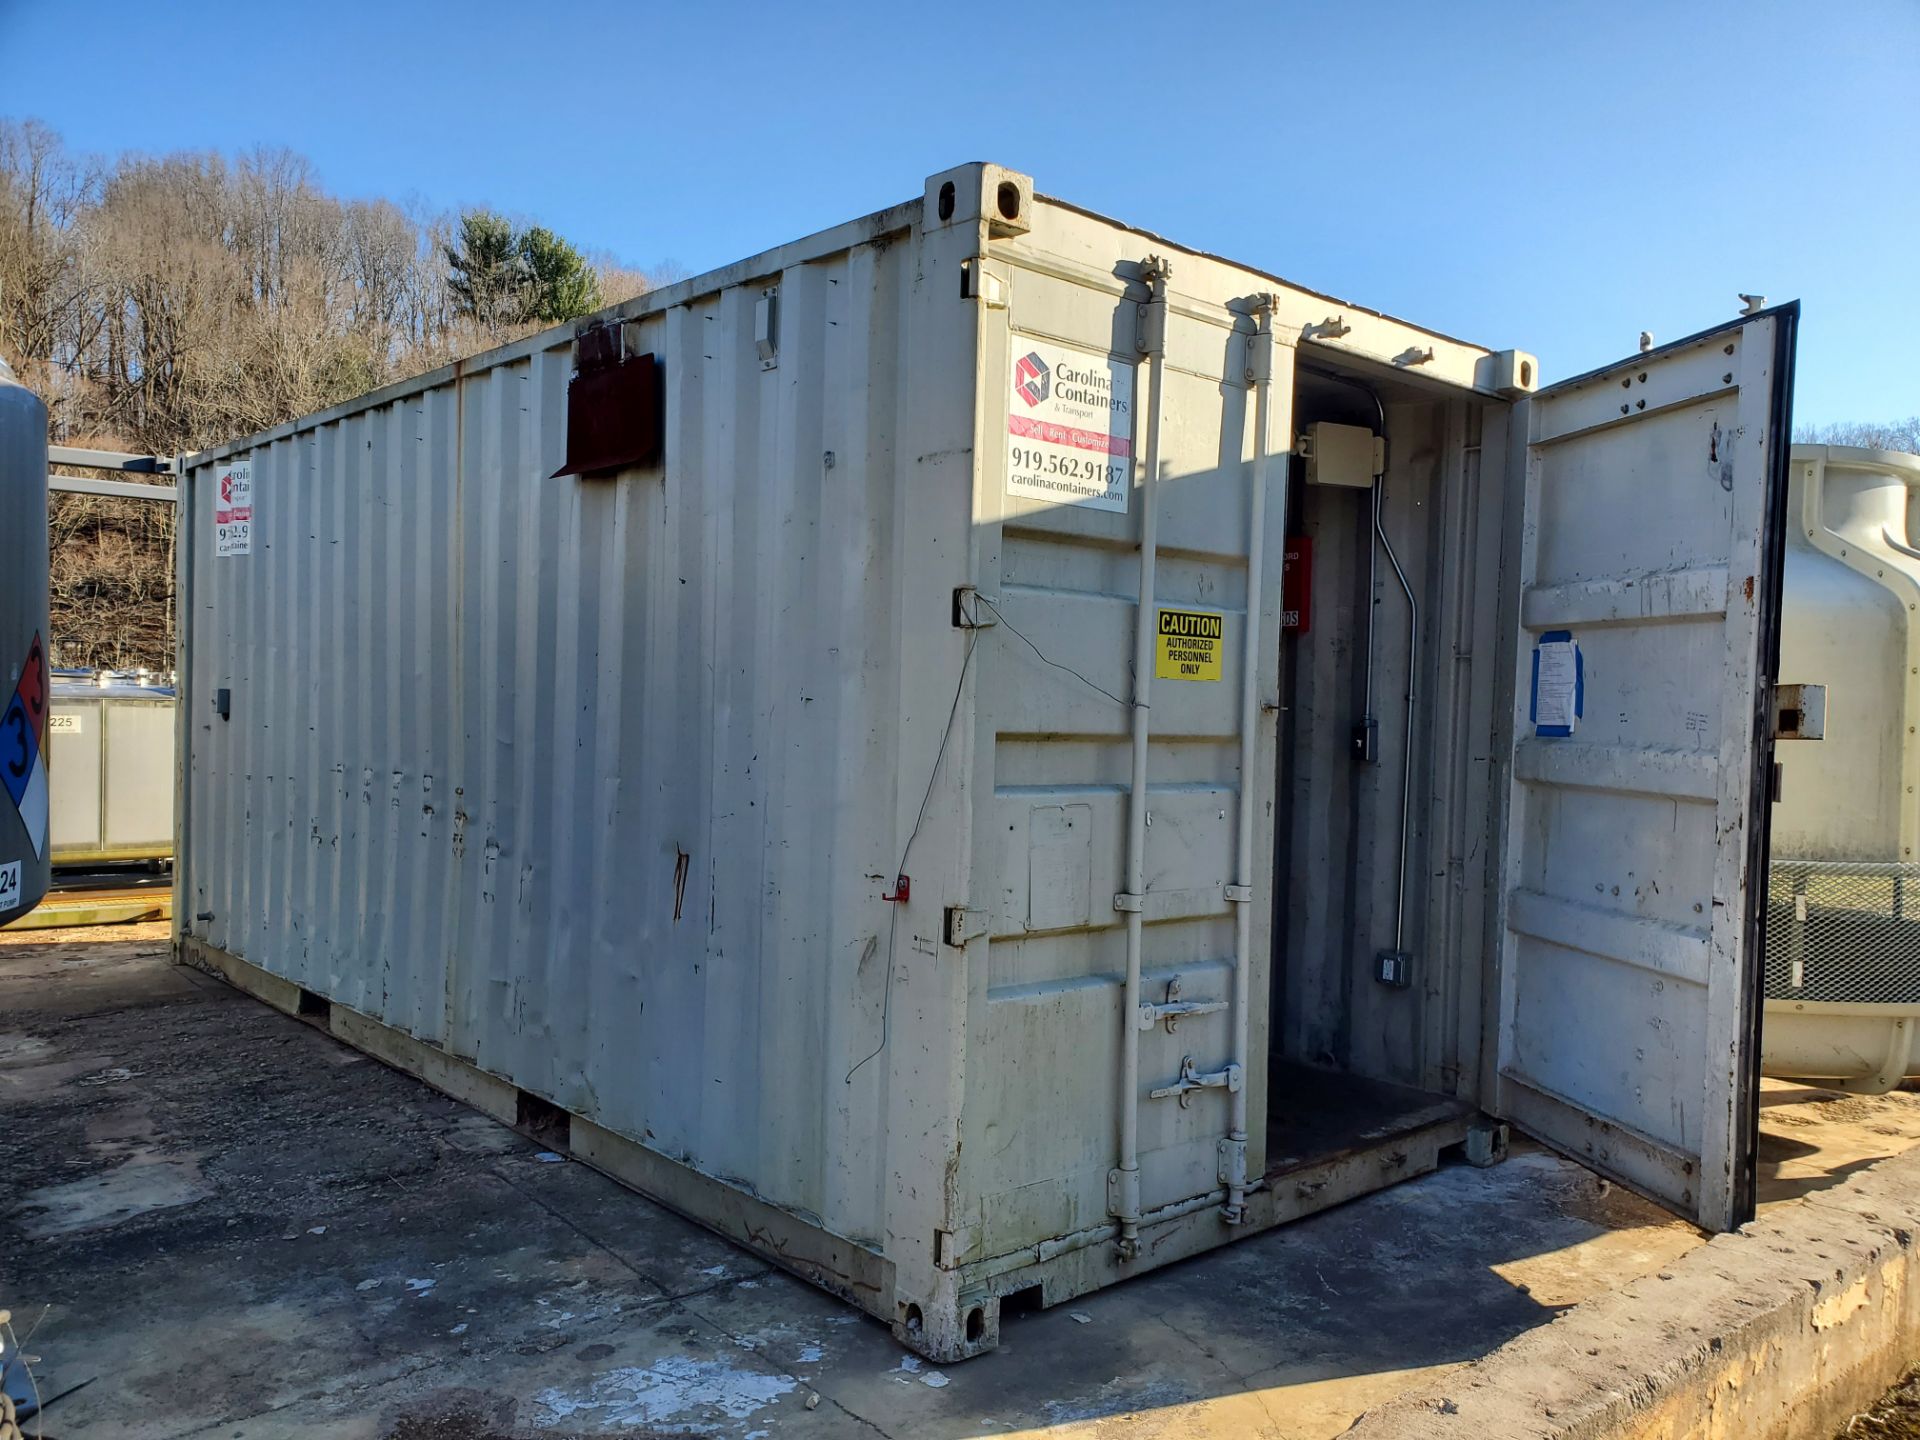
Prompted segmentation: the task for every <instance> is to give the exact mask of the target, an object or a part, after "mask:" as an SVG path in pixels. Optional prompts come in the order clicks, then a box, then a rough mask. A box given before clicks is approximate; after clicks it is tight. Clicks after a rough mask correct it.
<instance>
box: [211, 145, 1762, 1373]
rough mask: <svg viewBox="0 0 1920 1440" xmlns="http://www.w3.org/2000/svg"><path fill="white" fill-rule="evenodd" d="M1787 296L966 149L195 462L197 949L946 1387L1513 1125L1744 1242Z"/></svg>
mask: <svg viewBox="0 0 1920 1440" xmlns="http://www.w3.org/2000/svg"><path fill="white" fill-rule="evenodd" d="M1796 318H1797V310H1796V309H1795V308H1794V307H1792V306H1786V307H1778V308H1774V309H1770V310H1768V309H1759V308H1755V309H1754V310H1753V313H1750V314H1746V315H1743V316H1741V317H1740V318H1738V319H1736V320H1733V321H1732V322H1730V323H1728V324H1726V325H1724V326H1721V327H1719V328H1716V329H1714V330H1712V331H1709V332H1706V333H1704V334H1700V335H1696V336H1693V337H1691V338H1689V339H1687V340H1683V341H1679V342H1676V343H1674V344H1672V345H1668V346H1664V347H1661V348H1659V349H1657V350H1651V351H1649V352H1647V353H1643V354H1639V355H1635V356H1633V357H1632V358H1631V359H1629V360H1628V361H1626V362H1623V363H1622V364H1620V365H1618V366H1614V367H1611V368H1608V369H1605V370H1602V371H1597V372H1594V373H1592V374H1588V375H1583V376H1581V377H1579V378H1577V379H1574V380H1570V381H1567V382H1565V383H1563V384H1561V385H1558V386H1555V387H1553V388H1552V389H1551V390H1541V391H1538V393H1535V392H1536V390H1537V374H1536V364H1535V361H1534V359H1533V357H1532V356H1530V355H1528V354H1526V353H1524V352H1521V351H1515V350H1505V351H1493V350H1488V349H1484V348H1481V347H1479V346H1476V345H1471V344H1468V343H1465V342H1463V341H1459V340H1455V339H1451V338H1449V337H1447V336H1445V335H1441V334H1438V333H1436V332H1434V331H1432V330H1428V329H1424V328H1421V327H1419V326H1416V325H1411V324H1407V323H1404V322H1402V321H1399V320H1394V319H1391V318H1389V317H1386V316H1384V315H1381V314H1379V313H1377V312H1375V311H1373V310H1370V309H1366V308H1364V307H1361V306H1357V305H1353V304H1350V303H1346V302H1343V301H1338V300H1334V299H1331V298H1329V297H1326V296H1324V295H1320V294H1317V293H1315V292H1313V291H1309V290H1305V289H1302V288H1300V287H1297V286H1293V285H1289V284H1287V283H1285V282H1283V281H1280V280H1278V279H1276V278H1274V277H1273V276H1271V275H1269V274H1266V273H1264V272H1262V271H1259V270H1256V269H1252V268H1249V267H1247V266H1244V265H1238V264H1233V263H1230V262H1228V261H1225V260H1222V259H1219V258H1216V257H1214V256H1210V255H1206V254H1201V253H1198V252H1195V251H1193V250H1189V249H1184V248H1182V247H1180V246H1178V245H1175V244H1173V243H1171V242H1169V241H1166V240H1164V239H1161V238H1159V237H1157V236H1154V235H1150V234H1146V233H1144V232H1142V231H1140V230H1137V229H1134V228H1131V227H1129V226H1127V225H1123V224H1120V223H1117V222H1115V221H1112V220H1108V219H1104V218H1101V217H1099V216H1096V215H1093V214H1090V213H1088V212H1086V211H1084V210H1081V209H1078V208H1076V207H1074V206H1072V205H1069V204H1066V203H1064V202H1061V201H1056V200H1051V199H1047V198H1044V197H1041V196H1037V195H1036V194H1035V193H1034V191H1033V186H1032V182H1031V180H1030V179H1029V178H1028V177H1027V176H1025V175H1022V174H1019V173H1017V172H1014V171H1011V170H1006V169H1002V168H1000V167H997V166H993V165H978V164H976V165H967V166H962V167H960V168H958V169H954V170H950V171H946V172H944V173H941V174H938V175H935V176H933V177H932V178H931V179H929V180H928V181H927V183H926V186H925V189H924V192H923V194H922V195H921V196H920V197H918V198H916V199H914V200H912V201H910V202H909V203H906V204H903V205H899V206H896V207H894V208H892V209H889V210H884V211H881V212H880V213H878V214H874V215H869V216H867V217H865V218H864V219H860V220H856V221H853V222H852V223H849V224H846V225H842V226H840V227H838V228H836V229H833V230H829V231H826V232H824V233H822V234H819V235H816V236H814V237H812V238H810V239H806V240H802V241H799V242H797V243H795V244H791V245H788V246H785V247H783V248H780V249H777V250H772V251H769V252H767V253H765V254H762V255H759V256H756V257H755V258H753V259H750V260H746V261H743V262H741V263H740V264H737V265H734V266H731V267H729V268H727V269H724V270H720V271H716V272H714V273H712V274H709V275H704V276H700V277H697V278H695V279H691V280H687V281H683V282H681V283H679V284H676V285H673V286H670V287H667V288H665V289H662V290H658V291H654V292H651V293H649V294H646V295H643V296H641V297H640V298H638V299H636V300H633V301H630V302H627V303H626V304H623V305H621V306H618V307H616V308H614V309H612V310H610V311H607V312H605V313H603V314H601V315H598V316H594V317H592V318H590V319H588V320H585V321H582V322H580V323H578V324H577V325H572V326H568V327H565V328H562V329H559V330H554V331H549V332H547V333H545V334H542V335H537V336H534V337H532V338H531V339H528V340H525V341H521V342H519V343H517V344H513V345H509V346H506V347H504V348H502V349H499V350H496V351H494V352H492V353H490V354H487V355H483V356H480V357H478V358H477V359H474V360H470V361H466V362H463V363H461V364H458V365H455V366H452V367H450V368H446V369H442V370H439V371H436V372H434V373H432V374H429V375H425V376H422V377H420V378H419V379H417V380H411V381H407V382H405V383H402V384H398V385H394V386H391V387H389V388H388V389H385V390H382V391H379V392H377V393H375V394H372V395H369V396H367V397H365V398H364V399H361V400H357V401H354V402H351V403H349V404H346V405H341V406H338V407H336V408H334V409H331V410H328V411H325V412H323V413H320V414H317V415H314V416H311V417H309V418H307V419H303V420H300V421H297V422H295V423H293V424H289V425H284V426H281V427H279V428H277V429H274V430H271V431H268V432H266V433H264V434H262V435H258V436H255V437H252V438H251V439H247V440H243V441H240V442H238V443H236V444H233V445H229V446H225V447H222V448H220V449H218V450H214V451H211V452H208V453H206V454H203V455H200V456H197V457H193V458H192V459H191V460H190V461H189V462H188V463H187V465H186V467H185V476H184V479H183V482H182V484H183V489H182V495H181V499H182V505H183V511H182V515H183V520H182V541H181V551H182V560H181V569H182V575H181V596H182V601H181V603H182V607H183V625H182V646H181V683H182V700H181V703H182V706H183V714H184V715H185V716H186V717H187V723H185V724H183V725H182V726H181V736H182V774H183V785H184V789H183V794H182V799H181V846H180V854H179V857H178V861H177V876H176V883H177V885H178V887H179V888H178V894H177V897H176V905H175V913H176V915H177V917H178V922H177V923H178V926H179V937H178V938H179V946H180V949H181V952H182V955H183V958H185V959H187V960H188V961H190V962H193V963H197V964H200V965H203V966H206V967H209V968H212V969H215V970H217V971H219V972H220V973H223V974H225V975H227V976H229V977H230V978H232V979H233V980H234V981H235V982H236V983H238V984H240V985H242V986H244V987H246V988H248V989H250V990H252V991H253V992H254V993H256V994H258V995H261V996H263V997H264V998H266V999H268V1000H269V1001H271V1002H273V1003H275V1004H278V1005H280V1006H282V1007H284V1008H286V1009H288V1010H290V1011H294V1012H296V1013H300V1014H304V1015H309V1016H312V1017H314V1018H316V1019H324V1021H325V1023H326V1024H327V1025H328V1026H329V1027H330V1028H331V1029H332V1031H333V1033H335V1034H337V1035H339V1036H341V1037H342V1038H344V1039H346V1040H347V1041H349V1042H351V1043H353V1044H355V1045H358V1046H361V1047H363V1048H364V1049H366V1050H368V1051H369V1052H370V1053H372V1054H375V1055H378V1056H380V1057H382V1058H384V1059H386V1060H389V1061H390V1062H392V1063H395V1064H398V1065H401V1066H403V1067H405V1068H407V1069H409V1070H412V1071H414V1072H415V1073H417V1074H419V1075H421V1076H422V1077H423V1078H425V1079H427V1080H428V1081H430V1082H431V1083H433V1084H436V1085H439V1086H442V1087H443V1088H445V1089H447V1090H449V1091H450V1092H451V1093H454V1094H456V1095H460V1096H462V1097H464V1098H466V1099H468V1100H469V1101H471V1102H472V1103H474V1104H477V1105H479V1106H481V1107H482V1108H484V1109H486V1110H488V1111H489V1112H491V1113H493V1114H495V1115H498V1116H500V1117H502V1118H503V1119H506V1120H508V1121H510V1122H514V1123H519V1124H522V1125H524V1126H526V1127H528V1128H530V1129H532V1130H534V1131H535V1132H536V1133H540V1134H543V1135H546V1136H549V1137H551V1139H552V1143H555V1144H557V1145H561V1146H564V1147H565V1148H566V1149H567V1151H568V1153H570V1154H572V1155H573V1156H575V1157H577V1158H579V1159H581V1160H583V1161H585V1162H587V1163H589V1164H592V1165H595V1166H598V1167H600V1168H602V1169H604V1170H606V1171H608V1172H609V1173H611V1174H613V1175H615V1176H617V1177H620V1178H621V1179H623V1180H625V1181H627V1182H629V1183H630V1184H632V1185H634V1186H636V1187H637V1188H639V1189H641V1190H643V1191H645V1192H647V1193H649V1194H652V1195H655V1196H657V1197H659V1198H660V1199H662V1200H664V1201H665V1202H666V1203H668V1204H670V1205H672V1206H674V1207H676V1208H678V1209H679V1210H681V1211H684V1212H685V1213H687V1214H689V1215H692V1216H694V1217H696V1218H698V1219H700V1220H702V1221H704V1222H705V1223H707V1224H709V1225H711V1226H713V1227H714V1228H715V1229H717V1230H719V1231H721V1232H723V1233H725V1234H728V1235H731V1236H733V1237H734V1238H736V1239H738V1240H740V1241H741V1242H742V1243H743V1244H746V1245H750V1246H752V1247H754V1248H755V1249H757V1250H759V1251H761V1252H762V1253H764V1254H766V1255H768V1256H769V1257H770V1258H772V1259H774V1260H775V1261H777V1262H778V1263H780V1264H782V1265H784V1266H786V1267H787V1268H789V1269H790V1270H793V1271H795V1272H796V1273H798V1274H801V1275H803V1276H806V1277H808V1278H810V1279H812V1280H814V1281H816V1282H817V1283H819V1284H821V1285H823V1286H825V1287H826V1288H828V1289H830V1290H832V1291H834V1292H836V1293H838V1294H840V1295H843V1296H845V1297H846V1298H848V1299H850V1300H852V1301H853V1302H854V1303H856V1304H858V1305H860V1306H861V1307H863V1308H864V1309H866V1310H868V1311H869V1312H871V1313H872V1314H874V1315H876V1316H878V1317H880V1318H882V1319H883V1320H885V1321H887V1322H888V1323H890V1324H891V1325H892V1326H893V1327H894V1330H895V1333H896V1334H898V1335H899V1336H900V1338H901V1339H902V1341H903V1342H904V1343H906V1344H908V1345H910V1346H912V1347H914V1348H916V1349H918V1350H920V1351H921V1352H923V1353H925V1354H927V1355H930V1356H934V1357H937V1358H939V1359H942V1360H951V1359H955V1358H959V1357H963V1356H966V1355H971V1354H974V1353H977V1352H979V1351H981V1350H984V1349H987V1348H989V1347H991V1346H992V1345H994V1344H995V1343H996V1342H997V1339H998V1335H999V1325H1000V1314H1001V1307H1002V1305H1003V1303H1010V1304H1013V1305H1015V1306H1019V1305H1026V1304H1036V1303H1037V1304H1054V1303H1057V1302H1059V1301H1061V1300H1064V1299H1067V1298H1069V1297H1071V1296H1073V1295H1076V1294H1080V1293H1083V1292H1085V1291H1087V1290H1090V1289H1093V1288H1095V1287H1098V1286H1101V1285H1106V1284H1109V1283H1111V1282H1114V1281H1117V1280H1120V1279H1123V1278H1126V1277H1128V1276H1131V1275H1136V1274H1139V1273H1141V1272H1143V1271H1146V1270H1150V1269H1152V1268H1154V1267H1156V1266H1160V1265H1164V1264H1167V1263H1169V1262H1170V1261H1173V1260H1176V1259H1179V1258H1181V1257H1182V1256H1186V1255H1191V1254H1194V1253H1196V1252H1198V1251H1201V1250H1204V1249H1206V1248H1208V1247H1211V1246H1215V1245H1219V1244H1221V1243H1223V1242H1226V1241H1230V1240H1233V1239H1236V1238H1239V1237H1242V1236H1245V1235H1249V1234H1252V1233H1255V1232H1257V1231H1259V1230H1261V1229H1264V1228H1266V1227H1268V1226H1272V1225H1275V1224H1277V1223H1280V1222H1282V1221H1285V1220H1289V1219H1292V1218H1295V1217H1298V1216H1301V1215H1305V1214H1308V1213H1311V1212H1313V1211H1316V1210H1319V1209H1322V1208H1325V1207H1326V1206H1329V1205H1333V1204H1336V1203H1339V1202H1340V1201H1342V1200H1345V1199H1348V1198H1351V1197H1353V1196H1356V1195H1360V1194H1363V1193H1366V1192H1368V1191H1370V1190H1373V1189H1377V1188H1379V1187H1381V1186H1383V1185H1386V1184H1389V1183H1392V1182H1394V1181H1397V1180H1400V1179H1404V1178H1407V1177H1409V1176H1413V1175H1417V1174H1420V1173H1422V1172H1424V1171H1426V1170H1429V1169H1431V1168H1432V1167H1433V1166H1434V1165H1435V1164H1436V1163H1438V1157H1439V1155H1440V1152H1441V1151H1442V1150H1444V1149H1447V1148H1448V1147H1454V1146H1466V1147H1467V1148H1468V1150H1469V1152H1470V1153H1472V1154H1474V1155H1476V1156H1478V1157H1479V1158H1488V1157H1490V1156H1491V1154H1492V1153H1494V1152H1495V1151H1496V1150H1497V1137H1498V1135H1499V1134H1500V1133H1501V1132H1500V1131H1499V1129H1498V1125H1497V1123H1496V1122H1499V1121H1511V1122H1513V1123H1515V1124H1518V1125H1520V1126H1522V1127H1524V1128H1525V1129H1527V1130H1528V1131H1530V1132H1532V1133H1533V1134H1535V1135H1538V1136H1539V1137H1541V1138H1542V1139H1543V1140H1545V1141H1547V1142H1548V1143H1549V1144H1552V1145H1556V1146H1558V1147H1560V1148H1562V1149H1564V1150H1566V1151H1568V1152H1569V1153H1571V1154H1574V1155H1576V1156H1578V1157H1579V1158H1580V1159H1582V1160H1583V1161H1585V1162H1587V1163H1589V1164H1591V1165H1593V1166H1595V1167H1596V1168H1598V1169H1600V1170H1602V1171H1604V1172H1605V1173H1607V1174H1610V1175H1613V1176H1615V1177H1617V1178H1619V1179H1621V1180H1623V1181H1625V1182H1627V1183H1629V1184H1631V1185H1633V1186H1635V1187H1636V1188H1638V1189H1641V1190H1643V1191H1645V1192H1646V1193H1648V1194H1650V1195H1653V1196H1655V1197H1657V1198H1659V1199H1661V1200H1662V1201H1663V1202H1664V1203H1666V1204H1668V1205H1670V1206H1672V1207H1673V1208H1674V1209H1676V1210H1677V1211H1679V1212H1680V1213H1682V1214H1685V1215H1686V1216H1688V1217H1690V1218H1693V1219H1696V1220H1698V1221H1699V1222H1700V1223H1702V1224H1704V1225H1707V1226H1709V1227H1712V1228H1716V1229H1718V1228H1725V1227H1728V1226H1730V1225H1733V1224H1735V1223H1737V1222H1739V1221H1740V1220H1741V1219H1742V1218H1744V1217H1745V1216H1746V1215H1748V1214H1750V1213H1751V1209H1752V1203H1753V1196H1752V1185H1753V1143H1754V1126H1755V1119H1756V1109H1755V1103H1756V1101H1755V1087H1756V1085H1757V1068H1756V1067H1757V1063H1758V1048H1757V1027H1758V1015H1759V968H1758V965H1759V962H1758V937H1757V925H1758V918H1759V898H1760V891H1761V890H1762V888H1763V884H1764V874H1765V866H1764V857H1765V830H1766V819H1767V810H1766V807H1765V805H1764V804H1763V803H1762V799H1761V797H1762V795H1763V794H1764V785H1765V781H1766V779H1767V777H1768V774H1769V768H1770V755H1771V748H1772V718H1773V717H1772V711H1771V699H1772V688H1771V680H1772V674H1773V668H1774V661H1775V647H1776V639H1777V636H1776V628H1777V627H1776V618H1777V614H1776V602H1777V597H1778V594H1779V569H1780V563H1781V560H1780V537H1781V528H1780V527H1781V518H1782V514H1783V498H1784V485H1785V474H1786V472H1785V466H1786V458H1787V452H1786V448H1785V446H1784V444H1783V442H1782V433H1781V423H1782V421H1783V419H1784V417H1785V416H1786V414H1787V413H1788V399H1789V392H1790V381H1791V368H1792V367H1791V362H1792V355H1793V336H1794V329H1795V324H1796ZM1288 556H1291V557H1292V563H1291V566H1290V567H1289V566H1288V565H1287V564H1286V563H1285V562H1286V558H1287V557H1288ZM1143 601H1144V603H1142V602H1143Z"/></svg>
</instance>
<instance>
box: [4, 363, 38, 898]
mask: <svg viewBox="0 0 1920 1440" xmlns="http://www.w3.org/2000/svg"><path fill="white" fill-rule="evenodd" d="M50 673H51V671H50V667H49V664H48V659H47V407H46V406H45V405H43V404H42V403H41V401H40V397H39V396H37V395H35V394H34V393H33V392H32V391H31V390H29V389H27V387H26V386H24V385H22V384H20V383H19V382H18V381H17V380H15V379H14V375H13V371H12V370H11V369H9V368H8V366H7V363H6V362H5V361H4V360H0V926H4V925H6V924H8V923H10V922H11V921H14V920H18V919H19V918H20V917H21V916H22V915H25V914H26V913H27V912H28V911H29V910H31V909H33V907H34V906H35V905H38V904H39V903H40V897H41V896H42V895H44V894H46V891H47V878H48V874H49V860H48V855H47V686H48V676H49V674H50Z"/></svg>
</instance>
